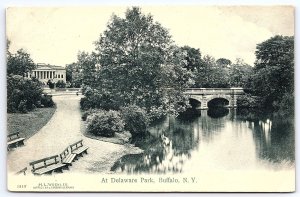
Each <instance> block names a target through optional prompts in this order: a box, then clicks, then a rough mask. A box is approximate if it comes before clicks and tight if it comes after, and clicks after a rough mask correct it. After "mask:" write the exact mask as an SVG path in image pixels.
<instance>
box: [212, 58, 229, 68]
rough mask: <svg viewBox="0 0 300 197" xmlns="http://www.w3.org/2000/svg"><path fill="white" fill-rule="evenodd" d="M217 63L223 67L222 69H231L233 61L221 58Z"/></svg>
mask: <svg viewBox="0 0 300 197" xmlns="http://www.w3.org/2000/svg"><path fill="white" fill-rule="evenodd" d="M216 63H217V64H218V66H221V67H223V68H224V67H230V65H231V61H230V60H229V59H226V58H220V59H218V60H217V61H216Z"/></svg>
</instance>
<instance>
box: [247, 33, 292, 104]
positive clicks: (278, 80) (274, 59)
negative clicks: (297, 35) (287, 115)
mask: <svg viewBox="0 0 300 197" xmlns="http://www.w3.org/2000/svg"><path fill="white" fill-rule="evenodd" d="M255 54H256V62H255V67H254V75H253V77H252V82H253V84H252V87H253V89H254V91H255V94H257V95H258V96H261V98H262V101H263V103H264V104H265V106H266V107H272V108H274V107H275V108H276V107H278V106H280V103H282V102H286V98H290V106H291V108H293V107H292V106H293V98H294V95H293V94H294V37H293V36H291V37H288V36H274V37H272V38H270V39H268V40H266V41H264V42H262V43H260V44H258V45H257V47H256V52H255Z"/></svg>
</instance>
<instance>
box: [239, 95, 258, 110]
mask: <svg viewBox="0 0 300 197" xmlns="http://www.w3.org/2000/svg"><path fill="white" fill-rule="evenodd" d="M260 100H261V98H259V97H257V96H252V95H251V94H245V95H240V96H239V97H238V99H237V106H238V107H239V108H243V107H246V108H258V107H261V105H260Z"/></svg>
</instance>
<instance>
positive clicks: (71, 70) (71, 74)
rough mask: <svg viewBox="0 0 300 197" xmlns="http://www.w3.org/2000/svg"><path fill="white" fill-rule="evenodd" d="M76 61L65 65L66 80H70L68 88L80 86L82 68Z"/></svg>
mask: <svg viewBox="0 0 300 197" xmlns="http://www.w3.org/2000/svg"><path fill="white" fill-rule="evenodd" d="M80 66H81V65H79V64H78V62H77V63H72V64H68V65H67V66H66V80H67V81H68V82H70V86H69V87H70V88H80V87H81V84H82V78H83V77H82V76H83V74H82V72H81V71H82V69H81V67H80Z"/></svg>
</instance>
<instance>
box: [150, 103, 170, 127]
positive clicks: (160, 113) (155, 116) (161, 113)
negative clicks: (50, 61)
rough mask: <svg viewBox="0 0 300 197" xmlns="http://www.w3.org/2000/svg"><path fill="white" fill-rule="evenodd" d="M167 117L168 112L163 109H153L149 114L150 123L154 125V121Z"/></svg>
mask: <svg viewBox="0 0 300 197" xmlns="http://www.w3.org/2000/svg"><path fill="white" fill-rule="evenodd" d="M166 115H167V112H166V110H164V109H163V107H162V106H161V107H151V109H150V111H149V112H148V119H149V122H150V123H152V122H154V121H158V120H161V119H163V118H164V117H165V116H166Z"/></svg>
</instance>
